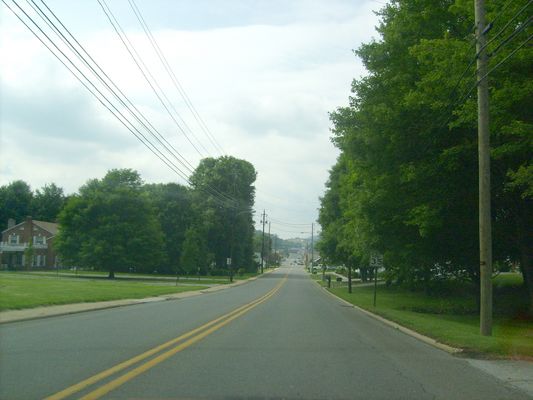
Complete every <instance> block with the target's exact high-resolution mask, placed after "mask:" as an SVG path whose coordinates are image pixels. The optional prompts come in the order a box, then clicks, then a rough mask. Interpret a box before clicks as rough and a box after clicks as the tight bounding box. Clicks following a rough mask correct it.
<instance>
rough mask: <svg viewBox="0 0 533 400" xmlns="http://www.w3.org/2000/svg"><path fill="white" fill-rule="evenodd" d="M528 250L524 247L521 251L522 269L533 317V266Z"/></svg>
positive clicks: (530, 312) (530, 311)
mask: <svg viewBox="0 0 533 400" xmlns="http://www.w3.org/2000/svg"><path fill="white" fill-rule="evenodd" d="M530 250H531V249H528V248H525V247H524V246H523V247H522V248H521V249H520V253H521V254H520V269H521V270H522V276H523V277H524V286H525V288H526V291H527V294H528V299H529V314H530V315H532V316H533V264H532V263H531V254H530Z"/></svg>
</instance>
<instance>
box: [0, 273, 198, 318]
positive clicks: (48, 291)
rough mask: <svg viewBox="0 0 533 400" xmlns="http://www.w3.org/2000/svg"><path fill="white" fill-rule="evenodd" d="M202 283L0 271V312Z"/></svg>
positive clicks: (147, 294) (155, 293)
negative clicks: (172, 282)
mask: <svg viewBox="0 0 533 400" xmlns="http://www.w3.org/2000/svg"><path fill="white" fill-rule="evenodd" d="M204 288H206V286H201V285H190V284H189V285H181V286H180V285H179V283H178V286H174V285H172V284H168V285H165V284H162V283H161V282H135V281H133V282H132V281H125V280H104V279H76V278H68V277H55V276H47V275H42V274H41V275H37V274H20V273H6V272H2V273H0V311H4V310H9V309H22V308H31V307H37V306H47V305H53V304H68V303H82V302H94V301H104V300H118V299H138V298H143V297H150V296H158V295H164V294H170V293H179V292H185V291H189V290H199V289H204Z"/></svg>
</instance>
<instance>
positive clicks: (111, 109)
mask: <svg viewBox="0 0 533 400" xmlns="http://www.w3.org/2000/svg"><path fill="white" fill-rule="evenodd" d="M2 2H3V3H4V5H5V6H6V7H7V8H8V9H9V10H10V11H11V12H12V13H13V14H14V15H15V16H16V17H17V18H18V19H19V20H20V21H21V22H22V23H23V24H24V26H26V28H27V29H28V30H29V31H30V32H31V33H32V34H33V35H34V36H35V37H36V38H37V39H38V40H39V41H40V42H41V43H42V44H43V45H44V46H45V47H46V48H47V49H48V50H49V51H50V52H51V53H52V54H53V55H54V56H55V57H56V58H57V59H58V60H59V61H60V62H61V63H62V64H63V65H64V66H65V67H66V68H67V69H68V70H69V72H70V73H71V74H72V75H73V76H74V77H75V78H76V79H77V80H78V81H79V82H80V83H81V84H82V85H83V86H84V87H85V88H86V89H87V90H88V91H89V92H90V93H91V94H92V95H93V96H94V97H95V98H96V99H97V100H98V101H99V102H100V103H101V104H102V105H103V106H104V107H105V108H106V109H107V110H108V111H109V112H111V114H112V115H113V116H115V118H116V119H118V121H119V122H120V123H121V124H122V125H124V126H125V127H126V129H128V130H129V131H130V132H131V133H132V134H133V135H134V136H135V137H136V138H137V139H138V140H139V141H140V142H141V143H143V144H144V145H145V146H146V147H147V148H148V149H149V150H150V151H151V152H152V153H154V155H156V156H157V157H158V158H159V159H160V160H161V161H163V162H164V163H165V164H166V165H167V166H168V167H169V168H170V169H171V170H173V171H174V172H175V173H176V174H177V175H179V176H180V177H182V178H183V175H181V174H182V173H183V172H182V171H181V170H180V169H179V168H178V167H176V166H175V165H173V164H172V163H171V162H170V163H169V162H168V159H167V160H163V159H162V158H161V156H160V155H159V150H158V149H157V148H156V147H155V146H154V145H153V144H152V143H151V142H150V141H149V140H148V139H147V138H146V136H144V135H143V134H142V133H141V132H140V131H138V130H137V129H136V128H135V127H134V126H133V125H131V123H130V126H128V124H127V123H126V122H125V121H124V120H126V121H127V122H129V121H128V120H127V118H125V117H124V115H123V114H122V113H121V112H120V111H119V110H118V109H117V108H116V107H115V106H114V105H113V104H112V103H111V102H110V101H109V100H108V99H107V98H106V97H105V96H104V95H103V94H102V93H101V91H100V90H99V89H98V88H97V87H96V86H95V85H94V84H93V83H92V82H91V81H90V80H89V79H88V78H87V76H86V75H85V74H84V73H83V72H82V71H81V70H80V69H79V68H78V67H77V66H76V65H75V64H74V63H72V61H71V60H70V59H69V58H68V57H67V56H66V55H65V54H64V53H63V51H61V50H60V49H59V48H58V47H57V45H56V44H55V43H54V42H53V41H52V40H51V39H50V37H49V36H48V35H47V34H46V33H45V32H44V31H43V30H42V29H41V28H40V27H39V25H38V24H37V23H36V22H35V21H34V20H33V19H32V18H31V17H30V16H29V15H28V14H27V13H26V11H25V10H24V9H22V8H21V7H20V5H19V4H18V3H17V2H16V1H15V0H12V2H13V3H14V4H15V5H16V6H17V8H18V9H19V10H20V11H22V13H23V14H24V15H25V16H26V18H28V19H29V20H30V21H31V22H32V24H33V25H34V26H35V27H36V28H37V29H38V30H39V31H40V32H41V33H42V34H43V35H44V36H45V37H46V38H47V40H48V41H49V42H50V43H51V44H52V45H53V46H54V47H55V48H56V51H58V52H59V53H61V55H62V56H63V57H64V58H65V59H66V60H68V61H69V62H70V63H71V65H72V66H73V67H74V68H75V69H76V71H78V74H80V75H81V76H83V78H85V80H86V81H87V82H88V84H89V85H91V86H92V87H93V89H94V91H93V89H91V88H90V87H89V86H88V85H87V84H86V83H85V82H83V80H82V79H81V78H80V76H79V75H78V74H76V72H74V71H73V70H72V69H71V68H70V67H69V66H68V65H67V64H66V63H65V62H64V61H63V60H62V59H61V57H60V56H59V55H58V54H57V53H56V52H54V50H52V48H51V47H50V46H49V45H48V44H47V43H45V41H44V40H43V39H42V38H41V37H40V36H39V35H38V34H37V32H35V31H34V30H33V29H32V28H31V27H30V26H29V25H28V23H26V21H24V20H23V19H22V17H21V16H20V15H19V14H17V13H16V12H15V11H14V10H13V9H12V8H11V7H10V6H9V5H8V4H7V3H6V2H5V0H2ZM95 91H96V92H97V93H98V94H96V93H95ZM100 96H101V97H103V98H104V99H105V100H106V101H107V102H108V103H109V105H108V104H106V103H105V102H104V100H102V98H101V97H100ZM117 114H118V115H117ZM119 115H120V117H119ZM121 117H122V118H121Z"/></svg>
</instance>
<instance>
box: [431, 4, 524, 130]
mask: <svg viewBox="0 0 533 400" xmlns="http://www.w3.org/2000/svg"><path fill="white" fill-rule="evenodd" d="M532 2H533V0H529V1H528V2H527V4H526V5H525V6H523V7H522V8H520V10H518V12H516V13H515V14H514V15H513V17H512V18H511V19H510V20H509V21H507V23H506V24H505V25H504V26H503V27H502V28H501V29H500V30H499V31H498V33H496V34H495V35H494V36H493V37H492V38H491V39H490V40H489V41H488V42H487V43H486V44H485V45H484V46H482V47H481V48H480V49H479V50H478V51H477V52H476V54H475V56H474V57H473V58H472V59H471V60H470V62H469V63H468V65H467V67H466V68H465V70H464V71H463V73H462V74H461V76H460V77H459V79H458V81H457V82H456V84H455V85H454V88H453V89H452V91H451V94H450V97H454V96H455V95H456V91H457V89H458V88H459V85H460V84H461V82H462V81H463V79H464V78H465V76H466V75H467V73H468V72H469V71H470V68H471V67H472V65H473V64H474V63H475V62H476V61H477V59H478V57H479V55H480V54H481V52H482V51H483V50H485V49H486V48H487V47H488V46H489V45H490V44H491V43H493V42H494V41H495V40H496V39H497V38H498V37H499V36H500V35H501V34H502V33H503V32H504V31H505V29H507V27H509V25H510V24H511V23H512V22H514V21H515V20H516V19H517V18H518V17H519V16H520V15H521V14H522V13H523V12H524V10H525V9H526V8H527V7H528V6H529V5H530V4H531V3H532ZM511 3H512V2H511V1H509V2H508V3H507V4H506V5H505V6H504V7H503V9H502V10H501V11H500V13H499V14H497V15H496V17H495V18H494V20H493V21H492V23H494V22H495V21H496V20H497V19H498V18H499V17H500V16H501V15H502V13H503V11H504V10H505V9H507V7H508V6H509V5H510V4H511ZM531 19H532V18H531V17H528V19H527V20H526V21H524V22H523V23H521V24H520V25H519V26H518V27H517V28H515V29H514V30H513V32H512V33H511V34H509V35H508V36H507V37H505V38H504V39H503V40H501V41H500V42H499V43H498V45H497V46H496V48H495V49H494V50H492V51H491V52H490V53H488V56H489V57H491V56H494V55H495V54H497V53H498V51H500V50H501V48H503V47H504V46H505V45H507V44H508V43H510V42H511V41H512V40H513V39H514V38H515V37H517V36H518V34H519V33H520V32H522V31H523V30H525V28H526V27H527V26H528V25H529V24H530V22H531ZM531 38H532V36H529V37H528V38H527V39H526V40H525V41H524V42H523V43H521V44H520V45H519V46H518V47H517V48H516V49H514V50H513V51H512V52H511V53H510V54H509V55H507V56H506V57H505V58H504V59H503V60H501V61H500V62H498V64H496V65H495V66H493V67H492V68H490V69H489V70H488V71H487V73H486V74H485V75H484V76H482V77H481V78H479V79H476V82H475V83H474V84H473V85H471V86H470V87H469V88H468V89H466V90H465V91H464V92H463V94H462V95H461V96H459V97H458V98H456V99H455V100H454V101H452V102H450V103H449V105H448V107H447V108H446V111H445V115H446V114H448V118H447V119H446V121H445V122H444V123H443V124H442V125H441V128H443V127H444V126H446V125H447V124H448V122H449V121H450V120H451V119H452V117H453V114H452V113H450V110H453V109H454V108H455V106H456V105H457V104H459V103H462V102H463V101H464V100H466V99H467V98H468V97H469V96H470V94H471V93H472V92H473V91H474V89H475V88H476V87H477V86H478V85H479V83H480V82H481V81H482V80H483V79H485V78H487V77H488V76H489V74H490V73H491V72H493V71H494V70H496V69H497V68H498V67H499V66H501V65H502V64H503V63H504V62H505V61H507V60H508V59H509V58H510V57H512V56H513V55H514V54H515V53H516V52H517V51H518V50H519V49H521V48H522V47H523V46H525V45H526V44H527V43H528V42H529V41H530V40H531ZM476 72H477V70H476ZM474 78H475V76H474Z"/></svg>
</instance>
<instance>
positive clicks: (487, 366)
mask: <svg viewBox="0 0 533 400" xmlns="http://www.w3.org/2000/svg"><path fill="white" fill-rule="evenodd" d="M315 287H316V288H317V289H318V290H320V291H321V292H322V293H327V294H328V295H330V296H332V297H333V298H334V299H335V300H336V301H338V302H340V303H342V304H343V305H345V306H349V307H352V308H354V309H355V310H357V311H359V312H361V313H363V314H365V315H367V316H369V317H370V318H373V319H375V320H378V321H379V322H381V323H383V324H385V325H387V326H389V327H391V328H393V329H396V330H399V331H401V332H403V333H405V334H406V335H409V336H411V337H413V338H415V339H417V340H419V341H421V342H424V343H426V344H428V345H430V346H432V347H435V348H437V349H439V350H442V351H445V352H447V353H449V354H451V355H460V354H461V353H462V352H463V349H460V348H457V347H452V346H449V345H446V344H444V343H440V342H438V341H437V340H435V339H433V338H430V337H428V336H425V335H422V334H421V333H418V332H416V331H414V330H412V329H409V328H406V327H405V326H402V325H400V324H398V323H397V322H393V321H390V320H388V319H386V318H383V317H382V316H380V315H377V314H374V313H372V312H370V311H368V310H365V309H363V308H361V307H358V306H356V305H354V304H352V303H350V302H348V301H346V300H344V299H342V298H340V297H338V296H336V295H335V294H333V293H331V292H330V291H329V290H327V288H325V287H321V286H318V285H317V286H315ZM465 360H466V362H468V363H469V364H470V365H471V366H473V367H475V368H477V369H480V370H482V371H483V372H485V373H486V374H488V375H491V376H493V377H495V378H497V379H499V380H501V381H503V382H505V383H507V384H508V385H510V386H512V387H514V388H516V389H519V390H521V391H522V392H524V393H526V394H527V395H529V396H532V398H533V362H531V361H523V360H480V359H472V358H465Z"/></svg>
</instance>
